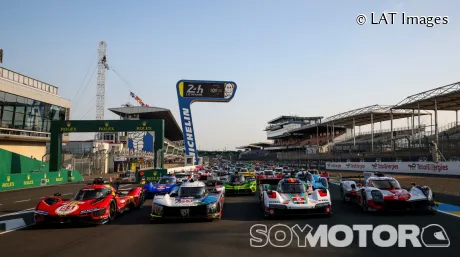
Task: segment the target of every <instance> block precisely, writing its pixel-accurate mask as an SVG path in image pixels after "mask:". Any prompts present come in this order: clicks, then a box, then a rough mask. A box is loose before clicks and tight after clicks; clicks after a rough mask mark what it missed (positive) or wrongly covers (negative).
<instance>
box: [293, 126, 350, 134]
mask: <svg viewBox="0 0 460 257" xmlns="http://www.w3.org/2000/svg"><path fill="white" fill-rule="evenodd" d="M328 126H329V131H331V129H332V128H331V127H332V124H329V125H328V124H326V123H321V124H308V125H305V126H302V127H300V128H295V129H291V130H289V133H301V134H306V135H314V134H316V132H317V130H318V133H325V132H327V129H328ZM334 127H335V129H345V127H343V126H338V125H334Z"/></svg>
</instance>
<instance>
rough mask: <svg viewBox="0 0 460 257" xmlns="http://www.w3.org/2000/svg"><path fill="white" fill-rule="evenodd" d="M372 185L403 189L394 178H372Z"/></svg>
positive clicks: (381, 187)
mask: <svg viewBox="0 0 460 257" xmlns="http://www.w3.org/2000/svg"><path fill="white" fill-rule="evenodd" d="M370 184H371V186H373V187H376V188H378V189H388V190H389V189H401V186H400V185H399V183H398V181H396V180H394V179H390V180H372V181H371V183H370Z"/></svg>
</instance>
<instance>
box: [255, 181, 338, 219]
mask: <svg viewBox="0 0 460 257" xmlns="http://www.w3.org/2000/svg"><path fill="white" fill-rule="evenodd" d="M261 200H262V204H263V207H264V216H265V218H271V217H276V216H284V215H307V214H326V215H330V214H332V201H331V195H330V193H329V190H327V189H317V190H314V191H313V193H312V194H308V193H307V189H306V188H305V184H304V183H303V182H302V181H300V180H299V179H296V178H286V179H282V180H281V181H280V182H279V183H278V185H277V187H276V190H267V191H264V192H263V194H262V199H261Z"/></svg>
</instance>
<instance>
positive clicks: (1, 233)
mask: <svg viewBox="0 0 460 257" xmlns="http://www.w3.org/2000/svg"><path fill="white" fill-rule="evenodd" d="M32 225H34V224H29V225H25V226H22V227H19V228H15V229H11V230H7V231H4V232H0V235H3V234H6V233H10V232H13V231H16V230H20V229H23V228H27V227H30V226H32Z"/></svg>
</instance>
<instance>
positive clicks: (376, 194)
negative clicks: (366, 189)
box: [371, 190, 383, 203]
mask: <svg viewBox="0 0 460 257" xmlns="http://www.w3.org/2000/svg"><path fill="white" fill-rule="evenodd" d="M371 195H372V200H373V201H374V202H375V203H383V194H382V192H380V191H378V190H374V191H372V192H371Z"/></svg>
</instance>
